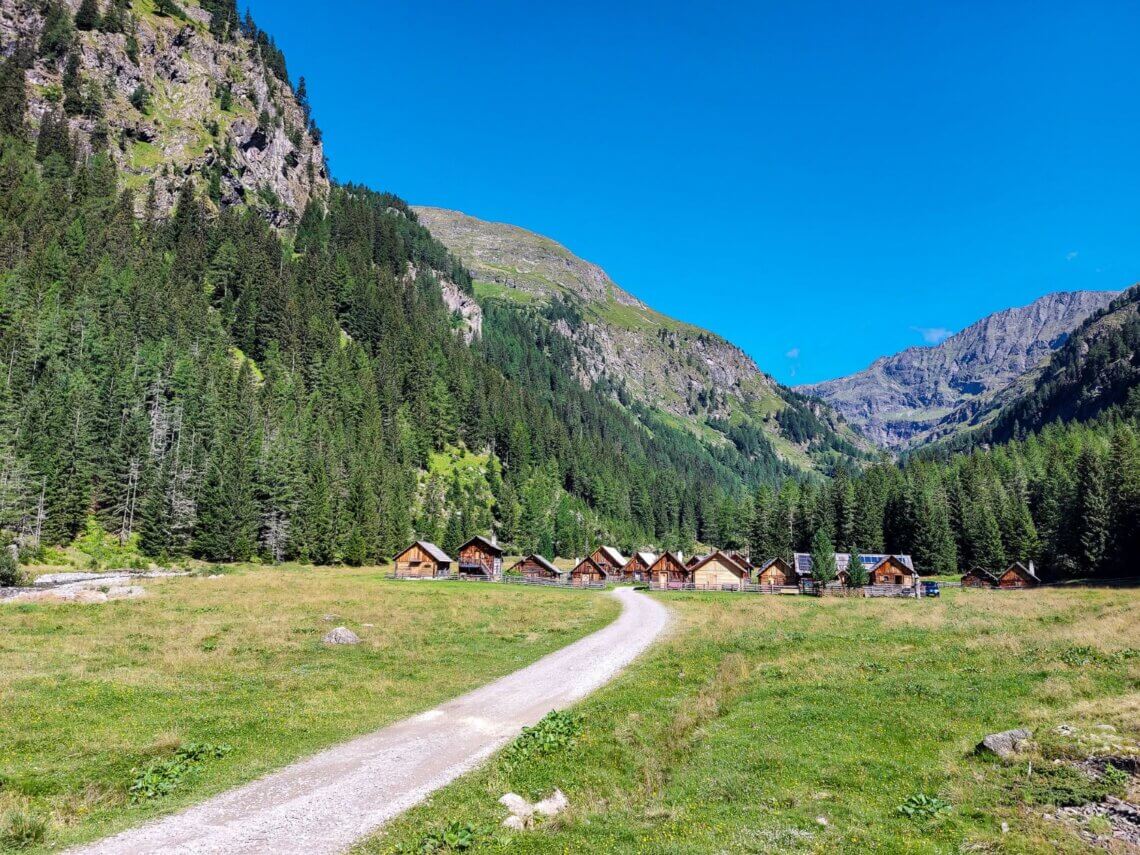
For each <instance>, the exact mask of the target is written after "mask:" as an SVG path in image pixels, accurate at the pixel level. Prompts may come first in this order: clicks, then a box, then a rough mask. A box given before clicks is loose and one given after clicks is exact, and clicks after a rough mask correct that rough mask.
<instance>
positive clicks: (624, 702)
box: [360, 588, 1140, 853]
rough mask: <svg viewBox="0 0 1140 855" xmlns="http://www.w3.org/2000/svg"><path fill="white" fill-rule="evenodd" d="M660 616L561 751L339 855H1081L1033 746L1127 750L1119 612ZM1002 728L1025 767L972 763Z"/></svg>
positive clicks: (719, 609) (1130, 659)
mask: <svg viewBox="0 0 1140 855" xmlns="http://www.w3.org/2000/svg"><path fill="white" fill-rule="evenodd" d="M661 596H664V597H667V601H668V602H669V603H670V604H671V605H672V606H674V608H675V610H676V613H677V618H678V624H679V625H678V626H677V627H676V628H675V629H674V630H673V632H672V634H671V635H670V636H669V638H668V639H667V640H666V641H665V642H663V643H661V644H660V645H658V646H657V647H655V648H654V650H653V651H652V652H651V653H650V654H649V655H648V656H647V657H646V658H644V659H642V660H640V662H639V663H638V664H637V665H635V666H634V667H633V668H632V669H631V670H630V671H628V672H627V673H626V674H625V675H623V676H622V677H621V678H619V680H618V681H616V682H615V683H614V684H612V685H611V686H610V687H608V688H606V689H604V690H602V691H601V692H599V693H598V694H596V695H594V696H593V697H592V698H591V699H589V700H587V701H586V702H584V703H583V704H582V705H580V707H579V708H578V710H577V712H579V713H580V714H581V721H582V730H581V734H580V735H579V736H578V737H577V739H576V740H575V741H574V743H573V745H572V746H571V747H568V748H556V749H554V750H552V751H551V752H550V753H549V754H547V755H546V756H537V757H531V758H528V761H527V762H526V763H508V762H506V760H504V758H502V757H500V758H498V759H496V760H495V761H493V762H492V763H491V764H490V765H489V766H488V767H486V768H485V769H483V770H480V771H478V772H475V773H473V774H471V775H469V776H467V777H465V778H463V779H461V780H460V781H458V782H456V784H454V785H453V786H451V787H449V788H447V789H445V790H444V791H442V792H440V793H439V794H437V795H436V796H435V797H434V798H432V799H431V801H430V802H429V803H427V804H425V805H423V806H421V807H419V808H417V809H415V810H413V811H411V812H410V813H409V814H407V815H406V816H405V817H403V818H402V819H401V820H399V821H398V822H397V823H395V824H394V825H393V826H392V827H391V828H390V829H389V830H388V832H387V833H386V834H384V835H382V836H379V837H377V838H374V839H373V840H371V841H368V842H367V843H365V844H363V845H362V846H361V847H360V851H361V852H366V853H387V852H410V851H417V852H418V851H425V847H424V844H425V842H426V843H427V844H428V846H427V849H426V851H433V850H431V842H432V840H433V837H432V835H433V834H435V835H437V839H438V835H440V833H441V832H443V831H444V830H447V829H448V828H449V827H450V829H451V831H452V832H453V837H454V833H455V832H464V833H466V834H467V835H468V836H470V837H473V838H474V840H475V841H476V846H475V851H479V852H484V851H486V852H497V851H508V850H509V851H510V852H512V853H518V852H544V853H545V852H550V853H553V852H619V853H620V852H628V853H646V852H660V853H707V852H753V853H755V852H818V853H824V852H863V851H869V852H910V853H958V852H1011V853H1017V852H1026V853H1027V852H1077V851H1086V850H1085V848H1084V847H1085V844H1083V843H1082V842H1081V841H1080V839H1079V838H1078V837H1077V836H1075V832H1074V831H1073V830H1072V829H1070V828H1067V827H1066V826H1064V825H1062V824H1060V823H1057V822H1050V821H1047V820H1045V819H1044V818H1043V813H1044V812H1045V811H1046V810H1047V809H1048V808H1045V807H1041V806H1037V807H1031V806H1030V803H1031V802H1036V803H1038V805H1041V804H1047V803H1048V802H1049V801H1050V800H1051V799H1057V798H1060V797H1061V796H1059V795H1058V793H1060V792H1062V791H1064V790H1065V788H1066V787H1068V786H1070V784H1071V783H1072V782H1071V781H1066V780H1061V779H1060V777H1059V776H1058V773H1057V772H1056V771H1055V770H1056V769H1058V768H1059V767H1057V766H1056V765H1055V764H1054V763H1053V762H1052V760H1053V759H1054V758H1056V757H1061V756H1066V754H1065V752H1066V751H1068V752H1070V753H1071V752H1072V751H1074V750H1076V751H1077V753H1078V754H1079V753H1080V751H1083V750H1084V749H1083V748H1081V749H1074V747H1073V746H1072V745H1069V746H1067V747H1066V746H1064V745H1062V744H1061V743H1063V742H1064V741H1065V740H1064V739H1063V738H1061V737H1059V736H1057V735H1056V732H1055V730H1054V728H1056V727H1057V726H1058V725H1059V724H1061V723H1062V722H1067V723H1073V724H1076V725H1078V726H1079V727H1081V728H1082V732H1096V731H1093V730H1092V729H1091V726H1092V725H1093V724H1100V723H1104V724H1109V725H1113V726H1115V727H1116V728H1118V733H1119V739H1118V738H1117V737H1115V736H1114V737H1112V741H1113V742H1116V741H1122V742H1124V743H1128V744H1130V745H1131V747H1130V748H1127V747H1126V748H1125V749H1123V750H1135V743H1136V739H1137V736H1138V733H1137V730H1138V729H1140V714H1138V713H1140V656H1138V655H1137V654H1138V653H1140V650H1138V648H1140V622H1138V621H1137V620H1136V617H1135V616H1136V614H1137V613H1138V609H1140V591H1110V590H1091V589H1079V588H1077V589H1064V590H1059V589H1051V590H1039V591H1035V592H1028V593H1007V592H992V591H954V592H950V593H948V594H947V595H945V596H944V597H942V598H941V599H940V600H926V601H887V600H864V599H858V600H856V599H851V600H843V599H836V600H826V599H825V600H822V601H820V600H814V599H810V598H806V597H742V596H739V595H718V594H711V595H702V594H692V595H686V594H679V595H661ZM1022 725H1025V726H1029V727H1031V728H1032V729H1033V730H1034V731H1035V733H1036V734H1037V735H1038V739H1039V741H1040V742H1041V747H1040V748H1039V749H1038V750H1037V753H1036V754H1032V755H1030V756H1029V757H1027V758H1026V760H1023V761H1020V762H1017V763H1013V764H1009V765H1007V764H1003V763H1000V762H997V761H991V760H986V759H983V758H981V757H978V756H977V755H975V754H974V752H973V748H974V745H975V744H976V743H977V742H978V741H979V740H980V739H981V738H982V737H983V736H984V735H985V734H987V733H990V732H994V731H997V730H1004V729H1007V728H1012V727H1017V726H1022ZM1113 750H1121V749H1120V746H1116V747H1115V748H1114V749H1113ZM1028 760H1032V761H1033V766H1032V767H1031V766H1030V765H1029V763H1028V762H1027V761H1028ZM555 787H559V788H561V789H562V790H563V791H564V792H565V793H566V794H567V795H568V796H569V799H570V804H571V807H570V809H569V811H568V812H567V813H565V814H562V815H560V816H559V817H557V818H555V819H552V820H548V821H547V823H546V824H545V825H540V826H539V827H538V828H537V830H533V831H527V832H512V831H508V830H506V829H503V828H501V827H500V823H501V821H502V819H503V818H504V817H505V815H506V813H505V809H504V808H502V807H501V806H500V805H498V804H497V803H496V800H497V799H498V798H499V796H500V795H502V794H503V793H505V792H507V791H514V792H518V793H520V794H521V795H523V796H525V797H527V798H529V799H532V800H533V799H535V798H539V797H545V796H548V795H549V794H550V792H551V791H552V790H553V788H555ZM903 806H905V807H906V810H905V811H900V810H899V808H900V807H903ZM1003 822H1004V823H1007V824H1008V827H1009V831H1008V833H1004V834H1003V833H1002V831H1001V825H1002V823H1003ZM434 851H449V850H448V849H447V848H446V847H437V848H436V850H434Z"/></svg>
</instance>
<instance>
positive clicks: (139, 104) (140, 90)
mask: <svg viewBox="0 0 1140 855" xmlns="http://www.w3.org/2000/svg"><path fill="white" fill-rule="evenodd" d="M131 106H132V107H134V108H135V109H136V110H138V111H139V112H140V113H145V112H146V111H147V108H148V107H149V106H150V90H148V89H147V88H146V86H144V85H143V84H141V83H140V84H139V85H138V86H137V87H136V88H135V91H134V92H132V93H131Z"/></svg>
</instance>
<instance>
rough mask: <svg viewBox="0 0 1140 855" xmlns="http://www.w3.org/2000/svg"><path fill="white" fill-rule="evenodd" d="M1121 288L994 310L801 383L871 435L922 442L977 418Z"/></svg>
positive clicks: (880, 440) (896, 443)
mask: <svg viewBox="0 0 1140 855" xmlns="http://www.w3.org/2000/svg"><path fill="white" fill-rule="evenodd" d="M1118 293H1119V292H1116V291H1067V292H1060V293H1056V294H1049V295H1047V296H1045V297H1042V298H1041V299H1039V300H1036V301H1034V302H1033V303H1030V304H1029V305H1028V306H1023V307H1021V308H1014V309H1006V310H1005V311H1002V312H997V313H995V314H993V315H990V316H988V317H986V318H983V319H982V320H980V321H978V322H977V323H975V324H973V325H972V326H969V327H967V328H966V329H964V330H962V331H961V332H960V333H957V334H956V335H953V336H951V337H950V338H948V339H946V341H944V342H942V343H941V344H939V345H937V346H934V347H912V348H908V349H907V350H904V351H902V352H901V353H898V354H896V355H894V356H889V357H884V358H882V359H879V360H876V361H875V362H874V363H873V364H872V365H871V367H870V368H868V369H866V370H865V371H861V372H859V373H858V374H853V375H851V376H849V377H842V378H839V379H838V380H829V381H827V382H825V383H817V384H814V385H810V386H804V387H801V389H800V391H803V392H805V393H807V394H811V395H817V396H819V397H820V398H822V399H823V400H825V401H827V402H828V403H830V404H831V405H832V406H833V407H835V409H837V410H838V411H839V412H840V413H841V414H842V415H843V416H844V418H846V419H847V420H848V421H849V422H851V423H852V424H854V425H856V426H857V427H859V428H860V429H861V430H862V431H863V433H864V435H865V436H867V438H868V439H870V440H872V441H873V442H875V443H877V444H879V445H882V446H885V447H888V448H905V447H913V446H916V445H920V444H923V443H925V442H927V441H929V440H932V439H936V438H940V437H943V436H946V435H949V434H951V433H954V432H955V431H957V430H959V429H961V428H963V427H968V426H974V425H977V424H979V423H980V422H981V421H982V420H984V419H985V418H986V416H987V415H989V414H992V413H993V412H995V411H996V409H997V408H998V407H1000V405H1001V404H1002V403H1004V401H1005V400H1007V399H1008V398H1009V397H1010V396H1011V395H1012V394H1013V393H1014V392H1015V391H1016V389H1017V388H1018V384H1019V379H1020V378H1022V377H1023V376H1024V375H1026V373H1027V372H1031V371H1033V370H1034V369H1035V368H1036V367H1037V366H1038V365H1039V364H1040V363H1041V362H1042V361H1043V360H1044V359H1046V358H1047V357H1048V356H1049V355H1050V354H1051V353H1052V352H1053V351H1054V350H1055V349H1056V348H1058V347H1060V346H1061V345H1062V344H1063V343H1064V342H1065V340H1066V338H1067V336H1068V334H1069V333H1070V332H1071V331H1072V330H1073V329H1075V328H1076V327H1077V326H1079V325H1080V324H1081V323H1082V322H1083V321H1084V320H1085V319H1086V318H1087V317H1089V315H1091V314H1092V313H1093V312H1095V311H1097V310H1098V309H1101V308H1103V307H1104V306H1106V305H1108V303H1109V302H1110V301H1111V300H1112V299H1113V297H1115V296H1116V295H1117V294H1118Z"/></svg>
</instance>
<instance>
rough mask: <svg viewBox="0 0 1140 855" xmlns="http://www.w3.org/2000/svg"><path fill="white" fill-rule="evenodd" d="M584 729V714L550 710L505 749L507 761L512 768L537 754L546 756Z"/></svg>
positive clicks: (567, 744) (569, 743) (567, 743)
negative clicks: (582, 715)
mask: <svg viewBox="0 0 1140 855" xmlns="http://www.w3.org/2000/svg"><path fill="white" fill-rule="evenodd" d="M581 732H582V717H581V716H579V715H577V714H575V713H571V712H566V711H558V710H551V711H550V712H548V713H547V714H546V715H544V716H543V717H542V720H541V721H539V723H538V724H536V725H535V726H534V727H524V728H523V730H522V733H520V734H519V736H518V738H517V739H515V741H514V742H512V743H511V744H510V745H508V746H507V749H506V751H504V752H503V759H504V764H505V765H506V767H507V768H508V769H513V768H514V767H516V766H518V765H519V764H521V763H524V762H525V761H527V760H529V759H531V758H535V757H545V756H547V755H549V754H553V753H555V752H556V751H561V750H562V749H564V748H567V747H568V746H570V745H571V744H573V742H574V740H575V739H577V738H578V734H579V733H581Z"/></svg>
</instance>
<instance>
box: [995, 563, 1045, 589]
mask: <svg viewBox="0 0 1140 855" xmlns="http://www.w3.org/2000/svg"><path fill="white" fill-rule="evenodd" d="M1040 584H1041V580H1040V579H1038V578H1037V573H1036V571H1035V570H1034V569H1033V562H1032V561H1030V562H1029V566H1028V567H1026V566H1025V565H1024V564H1022V563H1021V562H1020V561H1014V562H1013V563H1012V564H1010V565H1009V566H1008V567H1006V568H1005V570H1004V571H1003V572H1002V573H1001V575H1000V576H998V577H997V587H999V588H1036V587H1037V586H1038V585H1040Z"/></svg>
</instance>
